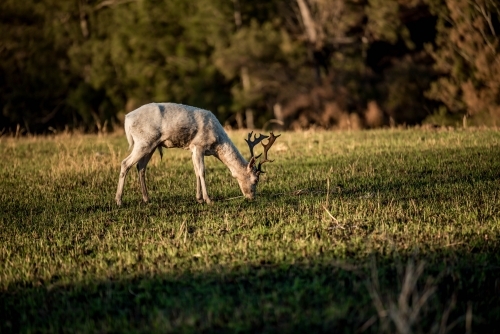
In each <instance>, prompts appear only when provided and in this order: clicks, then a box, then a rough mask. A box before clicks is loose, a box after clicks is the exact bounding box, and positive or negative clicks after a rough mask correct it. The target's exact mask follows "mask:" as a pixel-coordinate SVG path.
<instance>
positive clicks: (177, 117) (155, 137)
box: [125, 103, 226, 150]
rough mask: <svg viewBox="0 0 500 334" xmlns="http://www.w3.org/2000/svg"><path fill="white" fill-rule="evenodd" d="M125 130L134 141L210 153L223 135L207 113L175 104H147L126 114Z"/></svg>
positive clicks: (218, 125) (213, 119) (208, 112)
mask: <svg viewBox="0 0 500 334" xmlns="http://www.w3.org/2000/svg"><path fill="white" fill-rule="evenodd" d="M125 130H126V131H127V132H128V131H130V133H131V135H132V136H133V137H134V140H135V141H138V140H144V141H146V142H149V143H153V142H154V143H156V144H157V145H162V146H165V147H179V148H185V149H189V148H191V147H192V146H193V145H194V146H202V147H205V149H206V150H210V149H211V148H213V146H214V145H215V144H216V143H218V142H220V141H221V140H224V139H225V138H226V134H225V132H224V130H223V129H222V126H221V125H220V123H219V121H218V120H217V118H216V117H215V116H214V114H212V113H211V112H210V111H208V110H204V109H199V108H195V107H191V106H186V105H182V104H176V103H149V104H146V105H143V106H142V107H139V108H137V109H135V110H134V111H132V112H130V113H128V114H127V115H126V118H125Z"/></svg>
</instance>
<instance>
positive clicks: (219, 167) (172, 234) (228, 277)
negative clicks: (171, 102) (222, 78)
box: [0, 129, 500, 332]
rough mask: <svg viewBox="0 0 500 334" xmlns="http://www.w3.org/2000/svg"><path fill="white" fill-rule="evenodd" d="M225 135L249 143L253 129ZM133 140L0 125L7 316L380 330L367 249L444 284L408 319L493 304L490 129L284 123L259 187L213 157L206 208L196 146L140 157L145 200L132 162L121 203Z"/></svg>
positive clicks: (387, 277) (427, 322)
mask: <svg viewBox="0 0 500 334" xmlns="http://www.w3.org/2000/svg"><path fill="white" fill-rule="evenodd" d="M230 136H231V138H232V139H233V140H234V141H235V144H236V145H237V146H238V147H239V148H240V149H241V150H242V152H243V153H244V154H245V155H246V152H247V150H246V147H245V143H244V141H243V138H244V137H245V133H244V132H232V133H231V134H230ZM127 148H128V144H127V142H126V140H125V138H124V136H123V135H109V136H100V137H97V136H83V135H75V136H71V135H59V136H56V137H48V138H47V137H31V138H22V139H17V140H16V139H12V138H6V137H2V138H0V154H1V156H2V157H3V159H1V160H0V210H1V211H0V297H1V298H0V300H1V301H0V314H2V315H0V329H2V328H3V329H5V330H7V331H30V330H42V331H59V330H62V329H65V330H69V331H74V330H78V331H83V332H88V331H90V332H94V331H100V332H101V331H102V332H107V331H123V330H124V329H126V330H132V331H135V330H138V331H147V332H149V331H160V332H165V331H174V332H178V331H186V330H187V331H203V330H229V331H238V330H241V331H259V330H265V331H301V330H306V329H316V330H317V331H326V330H330V329H333V328H336V329H338V328H343V329H345V331H349V332H351V331H356V330H357V329H359V328H363V329H365V328H366V329H368V330H371V331H374V332H377V331H380V330H385V329H386V328H385V327H384V326H386V322H384V321H383V319H382V318H380V321H379V320H377V321H373V319H375V318H373V317H374V316H376V319H378V316H377V314H378V313H377V312H378V309H377V307H376V305H374V304H373V302H374V301H373V298H372V296H370V293H369V291H371V290H370V289H369V288H367V282H372V281H373V279H371V277H372V276H373V275H372V269H370V268H371V267H370V266H369V265H367V264H369V263H371V261H373V259H374V258H375V259H377V261H378V266H377V268H378V269H377V270H378V271H377V275H379V276H380V284H381V285H382V287H379V290H377V291H379V292H380V291H382V292H381V293H383V292H384V291H386V293H388V294H397V293H398V291H399V288H400V287H399V286H398V284H399V283H398V282H401V281H402V272H401V270H399V269H397V268H399V267H404V265H397V263H400V262H402V263H403V262H405V261H406V259H407V258H409V257H410V258H416V259H417V260H422V261H423V260H425V261H426V262H427V265H426V272H425V275H424V276H425V277H434V278H435V281H436V284H437V286H438V287H439V289H438V290H437V292H436V295H435V298H434V299H433V302H432V303H430V306H429V307H428V311H427V313H426V315H424V318H423V321H422V322H420V324H419V326H421V327H418V328H416V329H415V330H417V331H418V330H421V331H423V332H425V331H427V329H429V328H431V325H432V324H433V323H435V321H436V319H438V320H437V321H438V323H439V321H440V319H441V318H439V314H442V313H443V312H444V310H445V309H446V307H447V305H449V300H450V298H451V296H452V295H453V294H457V295H459V296H460V298H461V299H459V302H457V305H456V307H455V308H454V311H453V312H455V313H452V314H451V316H450V317H451V318H454V319H457V318H459V317H460V316H463V315H464V314H465V313H466V312H467V310H468V305H472V306H471V308H470V309H471V312H472V314H473V315H474V318H473V319H474V321H473V329H474V328H480V326H482V325H484V324H487V323H488V322H491V321H498V320H499V316H498V314H500V313H499V312H500V307H499V306H500V303H499V302H498V301H496V299H492V298H493V297H494V293H497V294H498V292H499V291H498V284H497V277H500V276H499V274H500V270H499V269H498V268H499V265H500V261H499V260H500V259H499V256H498V255H497V254H499V252H498V251H499V243H498V237H499V229H500V205H499V203H500V183H499V180H500V159H499V157H500V132H498V131H495V130H453V131H441V130H440V131H432V130H419V129H414V130H377V131H364V132H335V133H332V132H298V133H288V132H285V133H283V134H282V136H281V137H280V138H279V140H278V141H277V143H276V144H275V146H274V147H273V150H272V152H271V153H270V158H271V159H275V160H276V161H275V162H274V163H269V164H266V165H265V166H264V169H265V170H266V174H265V175H264V176H263V177H262V180H261V184H260V185H259V189H258V192H259V197H258V199H257V200H255V201H253V202H247V201H245V200H243V199H241V198H236V199H231V198H233V197H236V196H239V195H241V194H240V192H239V188H238V185H237V182H236V181H235V180H234V179H232V178H231V176H230V173H229V171H228V170H227V168H226V167H225V166H224V165H223V164H222V163H220V162H219V161H218V160H216V159H214V158H211V157H208V158H206V163H207V188H208V192H209V195H210V196H211V197H212V198H214V199H215V200H216V202H215V203H214V205H210V206H209V205H201V204H198V203H197V202H196V200H195V186H196V184H195V177H194V172H193V167H192V163H191V157H190V152H189V151H183V150H173V149H172V150H166V151H165V154H164V157H163V160H160V157H159V155H158V154H155V155H154V156H153V159H152V161H151V162H150V164H149V166H148V172H147V184H148V187H149V194H150V199H151V203H149V204H143V203H142V197H141V195H140V191H139V187H138V181H137V176H136V173H135V170H131V172H130V173H129V175H128V177H127V181H126V185H125V192H124V197H123V207H121V208H118V207H116V205H115V203H114V194H115V191H116V184H117V181H118V172H119V166H120V162H121V160H122V159H124V158H125V157H126V156H127V154H128V153H127ZM450 282H452V283H450ZM424 283H425V282H424ZM480 295H481V296H482V297H481V298H479V297H478V296H480ZM469 302H470V303H469ZM495 314H496V316H495ZM436 317H437V318H436ZM370 319H372V320H370ZM370 321H372V322H370ZM367 324H368V325H367ZM363 325H365V327H363ZM458 326H459V327H460V326H461V327H460V328H461V331H464V326H465V320H464V321H463V322H462V323H460V324H459V325H458ZM474 326H476V327H474ZM478 326H479V327H478ZM459 327H456V328H459ZM395 328H396V327H392V330H393V331H394V330H395ZM388 331H391V329H390V328H389V330H388Z"/></svg>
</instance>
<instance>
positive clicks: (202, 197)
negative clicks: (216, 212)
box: [192, 147, 212, 204]
mask: <svg viewBox="0 0 500 334" xmlns="http://www.w3.org/2000/svg"><path fill="white" fill-rule="evenodd" d="M192 151H193V166H194V172H195V174H196V200H197V201H198V202H199V203H203V202H206V203H207V204H210V203H212V201H211V200H210V198H209V197H208V193H207V187H206V185H205V161H204V155H203V152H202V150H201V149H199V148H197V147H194V148H193V149H192Z"/></svg>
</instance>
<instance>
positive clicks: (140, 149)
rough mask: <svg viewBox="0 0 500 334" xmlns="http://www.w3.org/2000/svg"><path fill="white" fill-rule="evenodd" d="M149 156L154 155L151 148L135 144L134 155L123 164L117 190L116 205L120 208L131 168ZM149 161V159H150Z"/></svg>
mask: <svg viewBox="0 0 500 334" xmlns="http://www.w3.org/2000/svg"><path fill="white" fill-rule="evenodd" d="M148 154H152V150H151V146H150V145H145V144H140V143H135V144H134V148H133V149H132V153H130V155H129V156H128V157H126V158H125V160H123V161H122V163H121V170H120V177H119V179H118V188H117V190H116V197H115V199H116V204H117V205H118V206H120V205H121V204H122V195H123V186H124V184H125V177H126V176H127V173H128V171H129V170H130V168H131V167H132V166H133V165H135V164H136V163H138V162H139V160H141V159H142V158H143V157H145V156H146V155H148ZM148 160H149V159H148Z"/></svg>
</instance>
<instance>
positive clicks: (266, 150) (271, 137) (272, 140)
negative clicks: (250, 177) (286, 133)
mask: <svg viewBox="0 0 500 334" xmlns="http://www.w3.org/2000/svg"><path fill="white" fill-rule="evenodd" d="M279 136H281V135H277V136H275V135H274V133H272V132H271V133H270V136H269V141H268V142H267V144H265V145H264V143H262V146H264V158H263V159H262V160H261V161H260V162H259V165H258V166H257V170H258V171H259V172H261V173H264V172H263V171H262V170H261V168H260V167H261V166H262V165H263V164H264V163H266V162H273V161H274V160H269V159H268V158H267V152H268V151H269V149H270V148H271V146H273V144H274V142H275V141H276V138H278V137H279Z"/></svg>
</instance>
